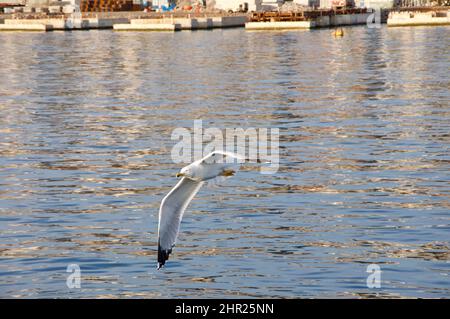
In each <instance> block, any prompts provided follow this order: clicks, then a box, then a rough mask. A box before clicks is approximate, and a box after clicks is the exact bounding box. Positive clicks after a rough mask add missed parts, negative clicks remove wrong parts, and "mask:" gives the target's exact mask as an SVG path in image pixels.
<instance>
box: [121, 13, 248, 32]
mask: <svg viewBox="0 0 450 319" xmlns="http://www.w3.org/2000/svg"><path fill="white" fill-rule="evenodd" d="M246 21H247V16H225V17H197V18H190V17H187V18H174V17H168V18H162V19H131V20H130V23H126V24H114V26H113V28H114V30H117V31H181V30H207V29H214V28H231V27H243V26H245V22H246Z"/></svg>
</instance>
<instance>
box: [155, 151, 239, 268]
mask: <svg viewBox="0 0 450 319" xmlns="http://www.w3.org/2000/svg"><path fill="white" fill-rule="evenodd" d="M237 159H243V158H242V157H241V156H239V155H237V154H233V153H228V152H220V151H214V152H212V153H210V154H208V155H206V156H205V157H204V158H202V159H200V160H198V161H195V162H193V163H192V164H189V165H188V166H185V167H183V168H182V169H181V171H180V172H179V173H178V174H177V177H181V180H180V181H179V182H178V184H177V185H175V187H174V188H173V189H172V190H171V191H170V192H169V194H167V195H166V197H164V199H163V200H162V202H161V206H160V208H159V223H158V269H160V268H161V267H162V266H163V265H164V264H165V263H166V260H167V259H169V255H170V253H171V252H172V247H173V246H174V245H175V242H176V239H177V236H178V232H179V230H180V224H181V219H182V218H183V213H184V211H185V210H186V207H187V206H188V205H189V203H190V202H191V200H192V198H194V196H195V194H197V192H198V191H199V190H200V188H201V187H202V185H203V184H204V183H205V182H206V181H209V180H212V179H214V178H216V177H220V176H224V177H228V176H233V175H234V174H235V173H236V169H237V167H238V165H237V164H236V160H237Z"/></svg>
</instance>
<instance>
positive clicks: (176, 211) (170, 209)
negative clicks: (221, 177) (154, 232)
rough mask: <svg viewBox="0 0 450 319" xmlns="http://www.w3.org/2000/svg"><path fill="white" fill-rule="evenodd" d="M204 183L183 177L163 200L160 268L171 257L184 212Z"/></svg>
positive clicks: (160, 228) (159, 241)
mask: <svg viewBox="0 0 450 319" xmlns="http://www.w3.org/2000/svg"><path fill="white" fill-rule="evenodd" d="M202 184H203V182H196V181H194V180H192V179H189V178H187V177H183V178H182V179H181V180H180V181H179V182H178V184H177V185H176V186H175V187H174V188H173V189H172V190H171V191H170V193H169V194H167V196H166V197H164V199H163V200H162V202H161V207H160V208H159V224H158V269H159V268H161V266H162V265H164V264H165V262H166V260H167V259H169V254H170V253H171V252H172V247H173V246H174V245H175V241H176V239H177V236H178V232H179V230H180V224H181V219H182V218H183V213H184V211H185V209H186V207H187V206H188V205H189V203H190V202H191V200H192V198H194V196H195V194H197V192H198V191H199V189H200V187H201V186H202Z"/></svg>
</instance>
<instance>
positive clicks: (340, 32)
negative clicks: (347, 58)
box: [334, 28, 344, 37]
mask: <svg viewBox="0 0 450 319" xmlns="http://www.w3.org/2000/svg"><path fill="white" fill-rule="evenodd" d="M334 36H335V37H343V36H344V30H343V29H342V28H338V29H336V30H334Z"/></svg>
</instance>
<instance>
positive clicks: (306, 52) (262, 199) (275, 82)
mask: <svg viewBox="0 0 450 319" xmlns="http://www.w3.org/2000/svg"><path fill="white" fill-rule="evenodd" d="M330 32H331V31H330V30H327V29H325V30H315V31H305V32H301V31H300V32H246V31H244V30H241V29H234V30H223V31H211V32H180V33H175V34H167V33H133V32H128V33H114V32H112V31H98V32H97V31H89V32H66V33H62V32H52V33H46V34H35V33H0V52H1V57H2V63H1V68H0V75H1V76H0V155H1V157H0V221H1V223H0V231H1V233H0V260H1V263H0V296H1V297H31V298H42V297H50V298H53V297H71V298H72V297H73V298H78V297H226V298H228V297H239V298H240V297H374V296H375V297H376V296H384V297H449V296H450V278H449V274H450V263H449V260H450V254H449V246H450V243H449V230H450V226H449V225H450V223H449V211H450V198H449V197H450V185H449V181H450V173H449V171H450V153H449V146H450V133H449V132H450V108H449V101H450V93H449V87H450V80H449V65H450V56H449V52H450V42H449V41H448V39H449V32H450V29H449V28H448V27H428V28H427V27H424V28H422V27H415V28H389V29H388V28H386V27H382V28H381V29H379V30H374V29H368V28H366V27H353V28H346V29H345V36H344V37H343V38H339V39H336V38H334V37H332V36H331V34H330ZM194 119H203V121H204V122H203V124H204V127H208V126H214V127H219V128H227V127H278V128H280V132H281V137H280V147H281V149H280V160H281V164H280V170H279V172H278V173H277V174H275V175H273V176H270V177H268V176H263V175H261V174H259V173H258V171H256V170H252V169H244V170H243V171H240V172H239V174H238V176H237V177H235V178H232V179H230V180H229V181H227V182H226V184H224V186H223V187H222V188H220V187H212V188H211V187H209V188H208V187H205V188H203V189H202V190H201V191H200V193H199V194H198V196H197V197H196V198H195V200H194V201H193V202H192V203H191V206H190V207H189V209H188V211H187V213H186V215H185V219H184V220H183V223H182V233H181V235H180V238H179V241H178V245H177V247H176V248H175V250H174V254H173V256H172V257H171V259H170V260H169V262H168V264H167V267H166V268H165V269H164V270H162V271H156V269H155V266H156V260H155V258H156V237H155V236H156V232H157V212H158V207H159V203H160V201H161V199H162V197H163V196H164V195H165V194H166V193H167V192H168V191H169V190H170V189H171V187H172V186H173V185H174V183H175V182H176V178H175V177H174V174H175V173H176V172H177V171H178V170H179V169H180V167H181V166H182V164H174V163H173V162H172V161H171V158H170V151H171V148H172V146H173V145H174V141H172V140H171V139H170V136H171V132H172V130H173V129H174V128H176V127H186V128H192V126H193V120H194ZM72 263H76V264H79V265H80V267H81V271H82V281H81V289H68V287H67V286H66V278H67V276H68V275H69V274H68V273H67V272H66V267H67V265H68V264H72ZM372 263H373V264H378V265H379V266H380V267H381V270H382V275H381V280H382V282H381V288H380V289H369V288H367V286H366V278H367V275H368V273H366V267H367V266H368V265H369V264H372Z"/></svg>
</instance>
